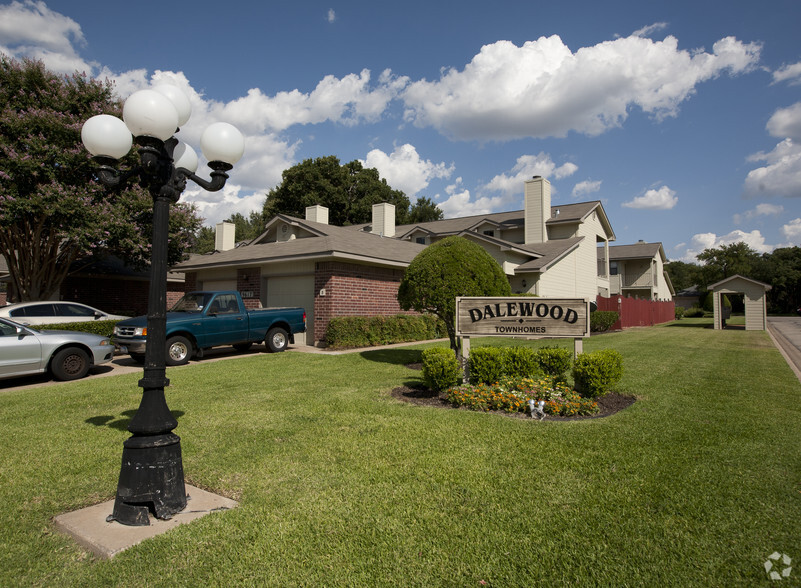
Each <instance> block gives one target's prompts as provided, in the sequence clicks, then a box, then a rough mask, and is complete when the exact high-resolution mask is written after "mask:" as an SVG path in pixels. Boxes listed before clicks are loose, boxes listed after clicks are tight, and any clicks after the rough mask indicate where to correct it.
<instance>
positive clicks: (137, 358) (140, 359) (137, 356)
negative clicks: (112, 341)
mask: <svg viewBox="0 0 801 588" xmlns="http://www.w3.org/2000/svg"><path fill="white" fill-rule="evenodd" d="M128 355H129V356H130V358H131V359H132V360H134V362H135V363H138V364H139V365H142V364H143V363H145V356H144V354H143V353H129V354H128Z"/></svg>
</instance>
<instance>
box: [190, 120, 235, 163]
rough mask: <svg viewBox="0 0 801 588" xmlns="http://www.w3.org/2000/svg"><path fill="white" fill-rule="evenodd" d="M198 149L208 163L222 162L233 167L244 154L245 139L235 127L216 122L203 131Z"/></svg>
mask: <svg viewBox="0 0 801 588" xmlns="http://www.w3.org/2000/svg"><path fill="white" fill-rule="evenodd" d="M200 148H201V150H202V151H203V155H204V156H205V157H206V159H208V160H209V161H222V162H224V163H230V164H231V165H233V164H235V163H236V162H237V161H239V160H240V159H241V157H242V155H243V154H244V153H245V138H244V137H243V136H242V133H240V132H239V129H237V128H236V127H235V126H233V125H229V124H228V123H224V122H218V123H214V124H212V125H210V126H209V127H208V128H207V129H206V130H205V131H203V135H201V137H200Z"/></svg>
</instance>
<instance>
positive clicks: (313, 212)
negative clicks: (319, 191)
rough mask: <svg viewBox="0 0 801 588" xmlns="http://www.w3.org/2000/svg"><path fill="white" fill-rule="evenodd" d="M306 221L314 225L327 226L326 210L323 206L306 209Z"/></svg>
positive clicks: (316, 205) (317, 205)
mask: <svg viewBox="0 0 801 588" xmlns="http://www.w3.org/2000/svg"><path fill="white" fill-rule="evenodd" d="M306 220H307V221H312V222H315V223H323V224H324V225H327V224H328V209H327V208H326V207H325V206H320V205H319V204H315V205H314V206H307V207H306Z"/></svg>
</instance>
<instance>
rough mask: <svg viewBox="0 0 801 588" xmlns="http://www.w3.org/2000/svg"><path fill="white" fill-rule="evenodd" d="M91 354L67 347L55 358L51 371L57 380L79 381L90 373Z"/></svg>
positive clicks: (51, 364) (77, 348)
mask: <svg viewBox="0 0 801 588" xmlns="http://www.w3.org/2000/svg"><path fill="white" fill-rule="evenodd" d="M89 365H90V362H89V354H88V353H86V351H84V350H83V349H80V348H79V347H67V348H66V349H62V350H61V351H59V352H58V353H56V354H55V355H54V356H53V360H52V361H51V363H50V370H51V371H52V372H53V376H54V377H55V378H56V379H57V380H77V379H79V378H83V377H84V376H85V375H86V374H87V373H88V372H89Z"/></svg>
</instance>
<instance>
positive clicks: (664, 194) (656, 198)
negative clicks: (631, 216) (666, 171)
mask: <svg viewBox="0 0 801 588" xmlns="http://www.w3.org/2000/svg"><path fill="white" fill-rule="evenodd" d="M678 202H679V199H678V197H676V191H675V190H671V189H670V188H668V187H667V186H662V187H661V188H659V189H658V190H648V191H647V192H646V193H645V194H643V195H642V196H637V197H636V198H634V199H633V200H631V201H629V202H624V203H623V204H622V206H625V207H626V208H641V209H646V210H670V209H671V208H673V207H674V206H676V204H677V203H678Z"/></svg>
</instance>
